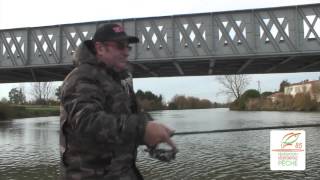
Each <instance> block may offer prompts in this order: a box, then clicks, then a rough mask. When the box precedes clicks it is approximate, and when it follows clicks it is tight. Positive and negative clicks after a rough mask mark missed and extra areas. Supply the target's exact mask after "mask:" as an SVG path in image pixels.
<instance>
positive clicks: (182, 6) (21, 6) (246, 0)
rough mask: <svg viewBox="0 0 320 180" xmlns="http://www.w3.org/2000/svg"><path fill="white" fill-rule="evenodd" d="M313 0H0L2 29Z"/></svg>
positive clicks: (165, 88) (209, 81)
mask: <svg viewBox="0 0 320 180" xmlns="http://www.w3.org/2000/svg"><path fill="white" fill-rule="evenodd" d="M312 3H320V0H223V1H222V0H157V1H155V0H122V1H109V0H90V1H88V0H86V1H85V0H55V1H52V0H51V1H50V0H28V1H23V0H0V29H11V28H18V27H36V26H44V25H56V24H67V23H77V22H90V21H100V20H111V19H126V18H139V17H151V16H163V15H176V14H190V13H206V12H217V11H229V10H241V9H254V8H264V7H279V6H290V5H300V4H312ZM319 76H320V72H317V73H292V74H268V75H251V76H250V77H251V83H250V87H249V88H257V87H258V81H260V87H261V91H275V90H278V88H279V84H280V82H281V81H282V80H288V81H289V82H292V83H294V82H300V81H302V80H305V79H309V80H315V79H318V78H319ZM60 83H61V82H57V83H55V85H56V86H57V85H59V84H60ZM29 86H30V85H29V83H23V84H12V83H11V84H0V98H1V97H7V96H8V92H9V91H10V89H11V88H14V87H24V88H25V91H26V93H28V94H29V93H30V88H29ZM134 86H135V89H136V90H137V89H142V90H151V91H152V92H154V93H156V94H162V95H163V96H164V97H165V99H166V100H167V101H168V100H170V99H171V98H172V97H173V96H174V95H175V94H184V95H186V96H195V97H199V98H206V99H209V100H211V101H218V102H225V101H227V100H228V98H227V97H225V96H222V95H217V92H218V91H219V90H220V89H221V88H222V87H221V86H220V85H219V84H218V83H217V81H216V80H215V77H214V76H198V77H177V78H142V79H134Z"/></svg>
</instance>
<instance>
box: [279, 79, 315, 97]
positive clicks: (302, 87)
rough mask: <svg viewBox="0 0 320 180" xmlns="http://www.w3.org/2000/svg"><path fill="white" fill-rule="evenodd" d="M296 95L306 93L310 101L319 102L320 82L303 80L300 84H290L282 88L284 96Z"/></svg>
mask: <svg viewBox="0 0 320 180" xmlns="http://www.w3.org/2000/svg"><path fill="white" fill-rule="evenodd" d="M298 93H307V94H309V95H310V97H311V99H314V100H316V101H317V102H320V80H315V81H308V80H305V81H302V82H300V83H294V84H290V85H289V86H285V88H284V94H285V95H292V96H293V97H294V96H295V95H296V94H298Z"/></svg>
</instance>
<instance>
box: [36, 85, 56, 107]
mask: <svg viewBox="0 0 320 180" xmlns="http://www.w3.org/2000/svg"><path fill="white" fill-rule="evenodd" d="M52 88H53V87H52V83H51V82H35V83H33V84H32V88H31V94H32V95H33V97H34V99H35V101H36V102H38V103H45V102H47V101H48V100H49V98H50V96H51V94H52V92H53V89H52Z"/></svg>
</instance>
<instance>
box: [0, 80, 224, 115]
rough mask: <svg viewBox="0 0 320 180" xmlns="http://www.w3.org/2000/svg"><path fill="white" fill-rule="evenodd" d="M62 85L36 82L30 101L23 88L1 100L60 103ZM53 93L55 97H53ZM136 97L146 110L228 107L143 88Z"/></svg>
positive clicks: (37, 103) (41, 103)
mask: <svg viewBox="0 0 320 180" xmlns="http://www.w3.org/2000/svg"><path fill="white" fill-rule="evenodd" d="M61 87H62V86H59V87H57V88H54V87H53V85H52V84H51V83H48V82H39V83H34V84H33V85H32V87H31V92H32V93H31V95H32V97H33V99H32V100H29V101H27V100H26V95H25V92H24V90H23V88H12V89H11V90H10V91H9V99H8V100H7V99H5V98H3V99H2V100H1V102H2V103H9V104H15V105H59V103H60V93H61ZM53 94H54V96H55V98H53ZM136 98H137V102H138V104H139V106H140V107H141V109H142V110H144V111H153V110H165V109H172V110H176V109H200V108H201V109H202V108H219V107H227V104H220V103H216V102H214V103H212V102H211V101H209V100H207V99H200V98H197V97H192V96H185V95H176V96H174V97H173V98H172V99H171V100H170V101H169V102H165V101H164V99H163V97H162V95H156V94H154V93H152V92H151V91H142V90H138V91H137V92H136Z"/></svg>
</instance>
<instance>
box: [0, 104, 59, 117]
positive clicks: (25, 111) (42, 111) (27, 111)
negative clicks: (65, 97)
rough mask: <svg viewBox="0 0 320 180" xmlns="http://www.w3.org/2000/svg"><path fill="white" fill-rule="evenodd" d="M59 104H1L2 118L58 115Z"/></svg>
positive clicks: (0, 113) (0, 112) (0, 114)
mask: <svg viewBox="0 0 320 180" xmlns="http://www.w3.org/2000/svg"><path fill="white" fill-rule="evenodd" d="M59 113H60V110H59V106H43V105H9V104H0V120H7V119H17V118H29V117H46V116H58V115H59Z"/></svg>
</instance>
